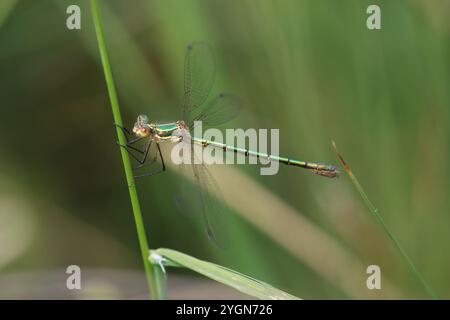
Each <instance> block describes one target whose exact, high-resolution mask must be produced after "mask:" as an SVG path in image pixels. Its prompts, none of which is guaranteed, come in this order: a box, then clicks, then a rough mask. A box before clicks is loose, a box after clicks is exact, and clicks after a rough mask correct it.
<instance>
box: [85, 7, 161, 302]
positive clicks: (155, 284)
mask: <svg viewBox="0 0 450 320" xmlns="http://www.w3.org/2000/svg"><path fill="white" fill-rule="evenodd" d="M91 9H92V14H93V18H94V25H95V33H96V35H97V42H98V47H99V50H100V57H101V61H102V65H103V71H104V73H105V79H106V85H107V87H108V94H109V99H110V102H111V109H112V113H113V118H114V122H115V123H116V124H118V125H119V126H122V116H121V114H120V108H119V102H118V99H117V93H116V89H115V86H114V81H113V76H112V72H111V66H110V63H109V58H108V51H107V49H106V43H105V38H104V32H103V27H102V24H101V20H100V10H99V6H98V2H97V0H91ZM116 132H117V136H118V139H119V143H120V144H121V145H125V144H126V142H127V141H126V138H125V135H124V133H123V132H122V130H121V129H120V128H117V127H116ZM120 150H121V154H122V161H123V167H124V170H125V176H126V180H127V183H128V191H129V193H130V200H131V206H132V209H133V215H134V221H135V223H136V230H137V235H138V239H139V246H140V249H141V254H142V260H143V262H144V268H145V273H146V276H147V283H148V287H149V290H150V295H151V297H152V298H154V299H163V298H164V297H163V296H162V292H164V290H160V289H159V287H160V286H162V285H164V283H165V278H164V277H161V276H160V275H159V273H157V272H154V270H153V268H152V265H151V263H150V261H149V260H148V252H149V248H148V242H147V236H146V232H145V227H144V222H143V219H142V212H141V206H140V203H139V198H138V195H137V190H136V184H135V181H134V176H133V170H132V167H131V162H130V158H129V156H128V152H127V151H126V150H125V149H124V148H120Z"/></svg>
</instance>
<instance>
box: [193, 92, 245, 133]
mask: <svg viewBox="0 0 450 320" xmlns="http://www.w3.org/2000/svg"><path fill="white" fill-rule="evenodd" d="M241 109H242V100H241V99H240V98H239V97H237V96H235V95H233V94H231V93H221V94H219V95H218V96H217V97H216V98H215V99H214V100H212V101H211V102H210V103H208V104H206V105H204V106H202V107H199V108H197V109H196V110H195V112H194V113H192V115H191V119H189V121H190V122H189V123H192V124H193V123H194V121H202V125H203V126H205V127H208V126H209V127H213V126H218V125H221V124H223V123H226V122H228V121H230V120H231V119H233V118H234V117H236V116H237V115H238V114H239V113H240V112H241Z"/></svg>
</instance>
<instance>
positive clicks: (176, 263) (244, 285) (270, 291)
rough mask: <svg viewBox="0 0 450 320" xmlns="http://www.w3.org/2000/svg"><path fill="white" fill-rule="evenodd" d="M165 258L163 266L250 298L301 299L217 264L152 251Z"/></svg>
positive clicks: (177, 252)
mask: <svg viewBox="0 0 450 320" xmlns="http://www.w3.org/2000/svg"><path fill="white" fill-rule="evenodd" d="M155 253H156V254H157V255H159V256H161V257H162V258H163V264H164V265H166V266H173V267H184V268H187V269H190V270H193V271H195V272H197V273H200V274H202V275H204V276H205V277H208V278H210V279H213V280H215V281H217V282H220V283H222V284H224V285H227V286H229V287H232V288H234V289H236V290H238V291H240V292H242V293H245V294H247V295H249V296H252V297H256V298H258V299H265V300H300V298H298V297H296V296H293V295H291V294H289V293H286V292H284V291H281V290H279V289H277V288H275V287H273V286H271V285H269V284H267V283H265V282H263V281H259V280H257V279H254V278H252V277H249V276H247V275H244V274H242V273H239V272H237V271H234V270H231V269H228V268H225V267H222V266H220V265H217V264H215V263H211V262H207V261H203V260H200V259H197V258H194V257H191V256H189V255H187V254H184V253H181V252H179V251H175V250H171V249H165V248H160V249H156V250H152V255H153V256H154V255H155Z"/></svg>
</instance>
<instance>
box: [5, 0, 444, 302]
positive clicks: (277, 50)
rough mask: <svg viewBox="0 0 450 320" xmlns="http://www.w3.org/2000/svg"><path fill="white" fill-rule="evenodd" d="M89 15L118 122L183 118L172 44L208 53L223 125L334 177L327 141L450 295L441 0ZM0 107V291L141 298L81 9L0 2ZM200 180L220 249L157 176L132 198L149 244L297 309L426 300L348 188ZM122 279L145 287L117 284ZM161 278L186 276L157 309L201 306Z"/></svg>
mask: <svg viewBox="0 0 450 320" xmlns="http://www.w3.org/2000/svg"><path fill="white" fill-rule="evenodd" d="M69 4H78V5H79V6H80V7H81V14H82V16H81V19H82V21H81V23H82V29H81V30H75V31H69V30H68V29H67V28H66V18H67V16H68V15H67V14H66V8H67V6H68V5H69ZM370 4H378V5H379V6H380V7H381V14H382V29H381V30H376V31H370V30H368V29H367V27H366V19H367V17H368V15H367V14H366V8H367V6H368V5H370ZM100 5H101V10H102V17H103V23H104V28H105V33H106V34H105V36H106V40H107V46H108V49H109V53H110V59H111V64H112V68H113V73H114V78H115V81H116V86H117V89H118V94H119V100H120V104H121V109H122V112H123V116H124V118H125V122H126V124H127V125H128V126H132V124H133V123H134V120H135V117H136V115H137V114H139V113H146V114H148V115H149V117H150V118H151V119H156V120H160V121H163V120H173V119H178V118H179V117H180V111H179V106H180V102H181V98H182V92H183V59H184V48H185V46H186V45H187V44H188V43H189V42H191V41H193V40H205V41H208V42H209V43H211V44H212V46H213V47H214V49H215V54H216V57H217V68H218V73H217V78H216V81H215V85H214V88H213V91H214V92H216V93H217V92H219V91H221V90H225V91H229V92H234V93H235V94H237V95H239V96H240V97H242V99H243V100H244V101H245V106H244V111H243V112H242V114H241V115H240V116H239V118H237V119H236V120H235V121H234V122H233V123H232V124H231V125H229V127H230V126H231V127H241V128H279V129H280V139H281V141H280V153H281V154H283V155H288V156H292V157H294V158H300V159H305V160H309V161H323V162H327V163H334V164H338V160H337V159H336V157H335V155H334V153H333V150H332V148H331V140H335V141H336V143H337V145H338V147H339V149H340V151H341V152H342V153H343V155H344V157H345V158H346V160H347V161H348V162H349V164H350V165H351V167H352V169H353V171H354V173H355V174H356V175H357V176H358V178H359V179H360V182H361V183H362V185H363V186H364V188H365V189H366V191H367V192H368V194H369V197H370V198H371V199H372V201H373V202H374V203H375V205H376V206H377V207H378V208H379V210H380V213H381V214H382V216H383V217H384V218H385V220H386V223H387V225H388V227H389V228H390V229H391V231H392V232H393V233H394V234H395V235H396V236H397V237H398V239H399V241H400V243H401V244H402V245H403V246H404V248H405V250H406V251H407V252H408V254H409V255H410V257H411V259H412V260H413V261H414V263H415V264H416V266H417V267H418V269H419V270H420V271H421V272H422V273H423V275H424V277H425V278H426V279H427V281H428V283H429V284H430V286H431V287H432V288H433V289H434V290H435V291H436V292H437V294H438V295H439V297H441V298H449V297H450V281H449V280H450V279H449V278H450V277H449V271H448V270H450V255H449V254H448V252H449V243H450V233H449V232H448V231H449V226H450V215H449V208H450V203H449V197H448V194H449V191H450V185H449V181H450V180H449V169H448V163H449V133H450V126H449V119H450V118H449V103H450V96H449V80H450V78H449V77H450V64H449V62H448V61H449V57H450V46H449V33H450V24H449V22H448V14H447V13H448V12H449V9H450V2H449V1H447V0H433V1H419V0H416V1H403V0H396V1H365V0H345V1H332V0H322V1H313V0H280V1H268V0H259V1H250V0H246V1H245V0H244V1H243V0H240V1H238V0H230V1H224V0H209V1H206V0H198V1H173V0H158V1H153V0H134V1H119V0H109V1H100ZM0 104H1V106H0V132H1V135H0V136H1V140H0V141H1V143H0V168H1V170H0V297H1V298H14V297H35V296H39V297H44V298H53V297H66V295H67V294H68V293H67V290H65V289H64V285H65V283H64V281H65V280H64V279H65V276H66V275H65V273H64V271H65V268H66V267H67V266H68V265H70V264H77V265H79V266H80V267H81V268H82V270H94V271H92V272H96V273H95V274H94V275H93V276H92V277H93V281H95V277H96V276H97V275H98V277H100V278H101V277H102V275H104V274H105V273H108V274H112V275H113V276H110V277H107V278H101V279H102V280H101V281H102V282H101V283H102V289H101V290H99V291H97V294H96V295H94V297H98V298H103V297H111V296H114V297H121V298H126V297H136V295H134V296H133V295H131V294H129V290H128V288H126V286H132V285H136V286H137V289H136V290H135V291H133V292H138V293H137V295H139V294H142V295H143V296H144V297H145V290H146V288H145V280H143V279H144V278H143V266H142V261H141V257H140V255H139V246H138V242H137V236H136V232H135V225H134V220H133V217H132V212H131V206H130V201H129V196H128V191H127V186H126V182H125V177H124V172H123V168H122V163H121V158H120V153H119V150H118V148H117V147H116V145H115V141H116V134H115V131H114V129H113V127H112V121H113V120H112V115H111V109H110V105H109V99H108V95H107V90H106V85H105V81H104V77H103V70H102V69H101V65H100V60H99V54H98V48H97V43H96V39H95V34H94V27H93V23H92V16H91V11H90V6H89V2H88V1H87V0H86V1H75V0H73V1H65V0H53V1H51V0H39V1H14V0H2V1H1V2H0ZM215 176H216V179H217V180H218V182H219V184H220V187H221V189H222V190H223V192H224V194H225V199H226V200H227V203H224V204H223V205H224V206H225V208H226V210H227V211H229V213H230V214H229V217H230V218H229V220H230V221H229V233H230V236H231V241H230V244H229V247H228V248H227V249H226V250H221V249H218V248H216V247H214V245H212V244H211V243H209V242H208V240H207V238H206V236H205V235H204V232H203V229H202V228H201V226H200V225H199V224H198V223H197V222H196V220H195V219H191V218H190V217H189V216H188V215H185V214H183V213H180V210H178V209H177V207H176V205H175V203H174V192H173V191H174V190H175V189H176V188H175V186H176V185H177V181H178V179H181V178H180V177H179V176H178V175H177V174H176V172H175V171H173V170H169V171H168V172H167V173H164V174H162V175H157V176H155V177H152V178H150V179H146V180H143V181H141V182H140V183H139V185H138V189H139V193H140V198H141V202H142V207H143V212H144V219H145V224H146V227H147V232H148V237H149V244H150V247H151V248H157V247H168V248H172V249H176V250H179V251H182V252H185V253H187V254H190V255H193V256H196V257H199V258H201V259H205V260H209V261H213V262H216V263H219V264H221V265H224V266H226V267H230V268H233V269H236V270H238V271H240V272H243V273H245V274H248V275H251V276H253V277H255V278H257V279H260V280H264V281H266V282H268V283H270V284H272V285H274V286H276V287H279V288H280V289H283V290H285V291H287V292H289V293H292V294H294V295H297V296H299V297H302V298H306V299H312V298H320V299H322V298H323V299H334V298H344V299H349V298H350V299H355V298H398V297H400V298H425V297H426V295H425V294H424V291H423V289H422V288H421V287H420V285H419V284H418V283H417V280H416V279H415V278H414V277H413V276H412V275H411V274H410V273H409V271H408V269H407V268H406V266H405V265H404V264H403V263H402V261H401V260H400V259H399V258H398V257H397V255H396V253H395V251H394V250H393V249H392V247H391V245H390V243H389V242H388V241H387V240H386V237H385V235H384V234H383V233H382V232H381V231H380V229H379V227H378V225H376V223H375V222H374V221H373V219H372V217H371V216H370V213H369V212H368V211H367V210H366V208H365V207H364V206H363V204H362V203H361V199H360V197H359V196H358V195H357V193H356V192H355V191H354V189H353V187H352V185H351V183H350V181H349V179H348V178H347V176H346V175H345V174H342V176H341V177H340V178H339V179H336V180H330V179H325V178H322V177H319V176H316V175H312V174H310V173H309V172H304V171H303V170H299V169H296V168H292V167H280V172H279V174H278V175H276V176H260V175H259V168H258V167H257V166H232V168H229V167H227V168H219V170H216V173H215ZM244 186H246V188H245V189H244V188H243V187H244ZM371 264H376V265H379V266H380V267H381V271H382V290H373V291H371V290H368V289H367V288H366V283H365V280H366V278H367V276H368V275H367V274H366V268H367V266H368V265H371ZM103 269H104V270H106V271H105V273H102V272H98V270H103ZM130 272H131V273H132V274H133V275H136V276H137V277H138V279H141V278H139V277H142V281H134V282H133V281H123V282H124V283H125V284H124V283H119V282H120V279H121V277H122V276H123V277H124V278H123V279H126V277H127V276H129V273H130ZM55 275H56V276H55ZM172 277H173V278H174V279H181V280H180V281H182V280H183V279H188V280H186V281H185V282H180V283H181V284H177V285H174V286H173V287H172V288H171V296H172V297H184V298H194V297H203V298H209V297H216V296H215V295H214V293H211V292H214V290H216V289H217V288H216V287H214V288H213V287H209V286H208V284H209V282H206V284H205V282H201V280H200V278H199V277H197V276H195V275H193V274H192V273H189V272H182V271H180V270H172V269H171V270H170V271H169V280H170V279H172ZM24 279H26V281H25V280H24ZM56 279H58V280H56ZM61 279H62V280H61ZM83 281H84V280H83ZM19 283H21V285H20V286H19ZM83 283H84V284H85V285H86V286H89V282H88V281H87V280H86V281H85V282H83ZM169 283H170V281H169ZM186 287H188V288H190V291H186V292H184V291H182V290H183V288H186ZM178 290H180V291H178ZM209 290H210V291H209ZM111 291H114V295H111ZM30 292H34V293H33V294H30ZM36 292H38V293H36ZM180 292H182V293H180ZM177 293H180V294H178V295H177ZM69 297H71V296H70V295H69ZM220 297H229V298H235V297H239V296H235V295H234V292H233V291H229V292H227V293H226V294H224V295H223V296H220Z"/></svg>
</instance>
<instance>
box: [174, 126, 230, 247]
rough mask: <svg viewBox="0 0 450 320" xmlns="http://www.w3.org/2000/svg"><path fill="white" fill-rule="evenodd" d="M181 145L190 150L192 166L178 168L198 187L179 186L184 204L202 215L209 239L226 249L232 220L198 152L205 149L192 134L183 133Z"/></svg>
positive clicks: (181, 184) (183, 184) (186, 165)
mask: <svg viewBox="0 0 450 320" xmlns="http://www.w3.org/2000/svg"><path fill="white" fill-rule="evenodd" d="M180 143H182V144H184V145H185V146H186V150H190V151H189V157H190V164H181V165H179V166H178V167H179V170H180V173H181V174H183V175H191V176H192V178H193V185H194V189H193V188H192V184H188V183H180V184H179V187H180V188H181V190H180V195H181V197H182V201H181V204H182V205H184V206H186V205H188V206H190V208H191V210H192V211H194V213H197V214H199V215H200V217H201V219H202V223H203V225H204V227H205V230H206V234H207V236H208V238H209V239H210V240H211V241H212V242H213V243H215V244H216V245H217V246H218V247H221V248H224V247H226V246H227V244H228V225H227V222H228V219H227V217H226V215H227V212H226V210H224V209H223V207H222V205H221V203H223V200H222V198H223V197H222V193H221V191H220V188H219V187H218V186H217V183H216V182H215V180H214V178H213V177H212V175H211V173H210V172H209V170H208V168H207V166H206V165H205V164H204V163H203V162H202V163H200V162H201V161H200V159H199V156H198V152H201V148H202V147H201V146H199V145H194V144H191V140H190V135H189V133H187V134H183V142H180ZM188 197H189V198H188ZM187 198H188V199H187Z"/></svg>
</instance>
